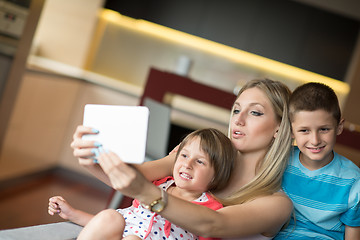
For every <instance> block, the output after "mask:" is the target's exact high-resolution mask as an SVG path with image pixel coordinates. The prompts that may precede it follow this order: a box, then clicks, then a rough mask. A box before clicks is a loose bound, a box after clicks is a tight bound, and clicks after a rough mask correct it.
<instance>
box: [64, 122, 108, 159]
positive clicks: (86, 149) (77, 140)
mask: <svg viewBox="0 0 360 240" xmlns="http://www.w3.org/2000/svg"><path fill="white" fill-rule="evenodd" d="M97 133H98V131H97V130H96V129H93V128H91V127H85V126H82V125H80V126H78V127H77V128H76V131H75V133H74V135H73V141H72V142H71V144H70V146H71V148H72V149H73V150H74V151H73V155H74V156H75V157H77V158H78V160H79V163H80V165H93V164H94V158H95V151H94V150H95V149H97V148H98V147H99V146H101V143H98V142H95V141H88V140H83V139H82V137H83V136H84V135H86V134H97Z"/></svg>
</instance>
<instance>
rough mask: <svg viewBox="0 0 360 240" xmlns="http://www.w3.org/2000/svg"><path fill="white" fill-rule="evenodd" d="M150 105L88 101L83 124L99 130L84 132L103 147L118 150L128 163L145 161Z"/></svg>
mask: <svg viewBox="0 0 360 240" xmlns="http://www.w3.org/2000/svg"><path fill="white" fill-rule="evenodd" d="M148 120H149V109H148V108H147V107H145V106H120V105H100V104H86V105H85V108H84V119H83V125H84V126H87V127H92V128H95V129H97V130H99V133H98V134H94V135H92V134H88V135H84V136H83V139H86V140H94V141H97V142H99V143H101V144H102V146H103V148H104V149H106V150H109V151H112V152H114V153H116V154H117V155H118V156H119V157H120V159H121V160H122V161H124V162H127V163H135V164H141V163H143V162H144V159H145V151H146V139H147V130H148Z"/></svg>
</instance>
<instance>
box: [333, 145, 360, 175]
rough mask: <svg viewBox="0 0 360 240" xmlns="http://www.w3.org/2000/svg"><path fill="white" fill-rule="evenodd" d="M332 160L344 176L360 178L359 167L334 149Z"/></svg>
mask: <svg viewBox="0 0 360 240" xmlns="http://www.w3.org/2000/svg"><path fill="white" fill-rule="evenodd" d="M334 160H335V161H336V162H337V165H338V169H339V171H340V172H341V173H342V174H344V175H345V176H348V177H350V176H352V177H354V178H360V168H359V167H358V166H357V165H356V164H355V163H354V162H353V161H351V160H350V159H348V158H346V157H345V156H343V155H340V154H339V153H337V152H335V151H334Z"/></svg>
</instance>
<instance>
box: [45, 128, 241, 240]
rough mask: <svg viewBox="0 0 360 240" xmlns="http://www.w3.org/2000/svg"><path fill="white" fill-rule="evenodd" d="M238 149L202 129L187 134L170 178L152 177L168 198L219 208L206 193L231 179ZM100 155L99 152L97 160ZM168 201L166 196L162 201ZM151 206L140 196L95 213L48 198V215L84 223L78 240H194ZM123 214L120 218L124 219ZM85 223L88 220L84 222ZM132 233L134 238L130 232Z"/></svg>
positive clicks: (221, 134) (192, 236)
mask: <svg viewBox="0 0 360 240" xmlns="http://www.w3.org/2000/svg"><path fill="white" fill-rule="evenodd" d="M236 154H237V152H236V150H235V148H234V147H233V145H232V143H231V141H230V139H229V138H227V137H226V136H225V135H224V134H223V133H221V132H220V131H218V130H216V129H202V130H197V131H194V132H192V133H191V134H189V135H188V136H187V137H186V138H185V139H184V140H183V141H182V143H181V144H180V146H179V149H178V152H177V154H176V160H175V165H174V168H173V177H166V178H163V179H160V180H158V181H155V182H154V184H155V185H157V186H158V187H159V188H160V189H162V191H166V192H168V193H169V194H171V195H172V196H175V197H178V198H180V199H184V200H186V201H191V202H194V203H196V204H199V205H203V206H206V207H209V208H211V209H214V210H217V209H220V208H221V207H222V205H221V203H220V202H218V201H217V200H216V199H215V198H214V197H213V196H212V194H211V193H210V191H211V192H218V191H220V190H222V189H223V188H224V187H225V186H226V185H227V183H228V180H229V179H230V173H231V170H232V169H233V167H234V161H235V159H236ZM101 155H102V154H101V153H100V156H98V159H99V161H100V164H101V162H102V156H101ZM164 201H166V200H164ZM154 207H156V206H152V210H153V211H155V212H152V211H150V210H149V209H148V208H149V207H146V206H144V205H143V204H141V203H140V202H139V201H138V200H136V199H135V200H134V201H133V204H132V206H131V207H129V208H126V209H118V210H117V211H118V212H119V213H121V215H120V214H118V213H116V212H115V210H110V209H108V210H104V211H102V212H100V213H99V214H98V215H96V216H95V217H94V218H93V216H92V215H89V214H87V213H84V212H82V211H79V210H76V209H73V208H72V207H71V206H70V205H69V204H67V203H66V201H65V200H64V199H63V198H61V197H52V198H50V202H49V214H51V215H53V214H55V213H59V214H60V216H61V217H62V218H64V219H66V220H70V221H72V222H75V223H77V224H80V225H86V226H85V228H84V229H83V231H82V232H81V233H80V235H79V237H78V239H121V236H123V237H126V236H128V237H127V238H126V239H154V240H155V239H196V236H195V235H193V234H192V233H190V232H188V231H186V230H184V229H181V228H179V227H178V226H176V225H174V224H171V223H170V222H169V221H168V220H166V219H165V218H163V217H161V216H160V215H158V214H157V213H156V211H161V204H160V205H159V206H158V209H156V208H155V209H154ZM122 217H123V218H122ZM87 223H88V224H87ZM134 235H135V236H134Z"/></svg>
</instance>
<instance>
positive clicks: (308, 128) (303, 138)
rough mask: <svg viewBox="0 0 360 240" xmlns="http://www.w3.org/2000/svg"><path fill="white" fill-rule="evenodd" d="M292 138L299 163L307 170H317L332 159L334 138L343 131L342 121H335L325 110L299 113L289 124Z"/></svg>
mask: <svg viewBox="0 0 360 240" xmlns="http://www.w3.org/2000/svg"><path fill="white" fill-rule="evenodd" d="M291 126H292V131H293V136H294V138H295V141H296V143H297V145H298V147H299V149H300V151H301V154H300V161H301V163H302V164H303V165H304V166H305V167H306V168H308V169H309V170H316V169H319V168H321V167H323V166H325V165H327V164H328V163H330V162H331V161H332V159H333V152H332V151H333V148H334V145H335V141H336V136H337V135H339V134H341V132H342V130H343V120H341V122H340V124H339V125H337V122H336V120H335V119H334V117H333V116H332V114H330V113H329V112H327V111H325V110H316V111H299V112H297V113H295V114H294V118H293V122H292V123H291Z"/></svg>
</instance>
